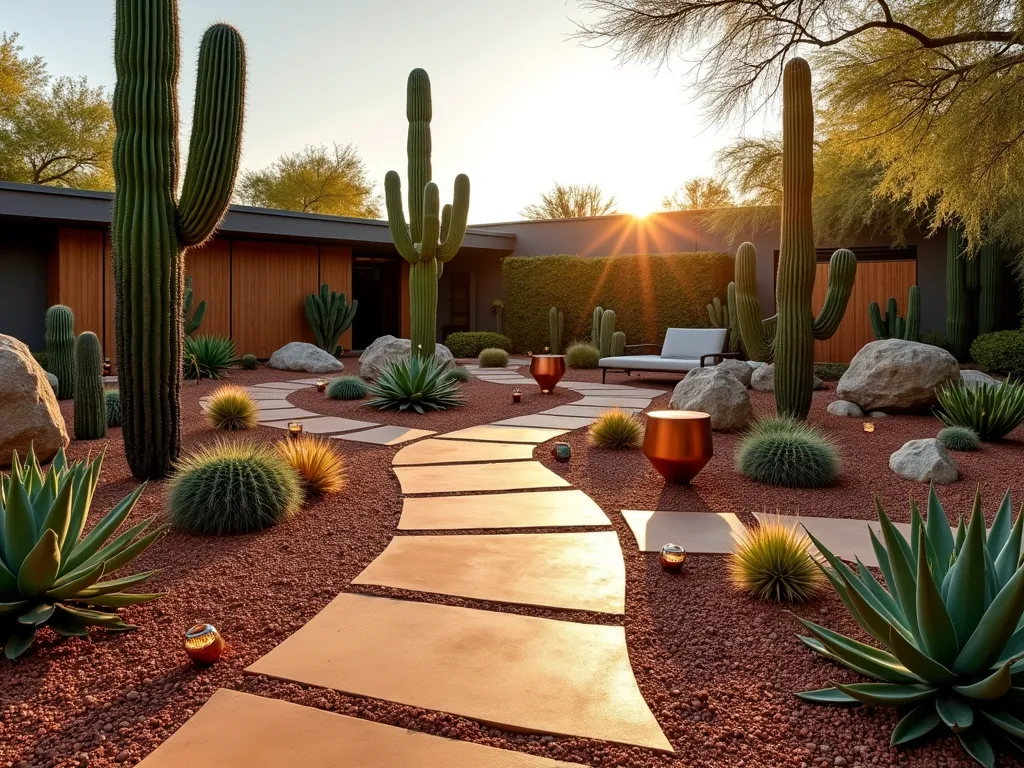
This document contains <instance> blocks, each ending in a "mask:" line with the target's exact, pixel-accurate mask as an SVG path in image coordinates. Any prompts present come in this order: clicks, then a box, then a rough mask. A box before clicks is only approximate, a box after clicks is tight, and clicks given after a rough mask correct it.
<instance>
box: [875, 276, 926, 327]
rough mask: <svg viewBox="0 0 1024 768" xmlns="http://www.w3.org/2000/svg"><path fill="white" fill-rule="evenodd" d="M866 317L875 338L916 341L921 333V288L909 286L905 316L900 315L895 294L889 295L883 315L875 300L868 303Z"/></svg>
mask: <svg viewBox="0 0 1024 768" xmlns="http://www.w3.org/2000/svg"><path fill="white" fill-rule="evenodd" d="M868 319H869V320H870V321H871V330H872V331H873V332H874V334H875V338H876V339H904V340H906V341H917V339H918V336H920V334H921V289H920V288H918V287H917V286H916V285H912V286H910V291H909V292H908V293H907V316H906V317H905V318H903V317H900V313H899V304H898V302H897V301H896V297H895V296H890V297H889V301H888V302H886V305H885V315H883V314H882V312H881V310H880V309H879V307H878V302H877V301H872V302H871V304H869V305H868Z"/></svg>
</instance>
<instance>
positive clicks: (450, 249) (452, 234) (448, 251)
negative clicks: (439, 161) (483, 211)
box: [437, 173, 469, 261]
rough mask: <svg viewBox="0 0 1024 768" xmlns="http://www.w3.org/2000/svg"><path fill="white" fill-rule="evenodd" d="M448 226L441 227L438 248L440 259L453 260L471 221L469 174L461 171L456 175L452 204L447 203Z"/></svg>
mask: <svg viewBox="0 0 1024 768" xmlns="http://www.w3.org/2000/svg"><path fill="white" fill-rule="evenodd" d="M445 209H446V210H447V212H448V226H447V227H445V226H443V221H442V227H441V244H440V247H439V248H438V249H437V259H438V261H451V259H452V257H453V256H455V254H456V253H458V251H459V248H461V247H462V240H463V238H465V237H466V226H467V224H468V222H469V176H467V175H466V174H464V173H460V174H459V175H458V176H456V177H455V194H454V196H453V197H452V204H451V205H446V206H445Z"/></svg>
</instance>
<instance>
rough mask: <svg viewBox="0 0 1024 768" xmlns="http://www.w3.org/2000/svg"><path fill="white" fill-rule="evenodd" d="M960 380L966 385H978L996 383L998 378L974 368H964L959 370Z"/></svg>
mask: <svg viewBox="0 0 1024 768" xmlns="http://www.w3.org/2000/svg"><path fill="white" fill-rule="evenodd" d="M960 381H962V382H963V383H964V384H966V385H967V386H975V387H976V386H978V385H979V384H998V383H999V381H998V379H994V378H992V377H991V376H989V375H988V374H987V373H984V372H983V371H975V370H964V371H960Z"/></svg>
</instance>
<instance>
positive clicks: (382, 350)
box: [359, 336, 455, 379]
mask: <svg viewBox="0 0 1024 768" xmlns="http://www.w3.org/2000/svg"><path fill="white" fill-rule="evenodd" d="M411 351H412V342H411V341H409V339H398V338H395V337H394V336H381V337H380V338H378V339H375V340H374V342H373V343H372V344H371V345H370V346H368V347H367V348H366V351H365V352H363V354H361V355H360V356H359V375H360V376H362V377H363V378H364V379H376V378H377V377H378V376H380V375H381V373H383V372H384V369H385V368H387V367H388V366H389V365H390V364H391V363H393V362H395V361H397V360H402V359H404V358H407V357H409V353H410V352H411ZM434 355H435V356H436V358H437V362H438V363H440V364H442V365H443V364H446V363H447V364H450V365H455V356H454V355H453V354H452V351H451V350H450V349H448V347H446V346H445V345H444V344H435V345H434Z"/></svg>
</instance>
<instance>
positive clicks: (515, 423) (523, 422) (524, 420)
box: [494, 413, 594, 429]
mask: <svg viewBox="0 0 1024 768" xmlns="http://www.w3.org/2000/svg"><path fill="white" fill-rule="evenodd" d="M593 421H594V419H593V418H591V417H588V416H576V417H573V416H548V415H544V414H542V413H534V414H531V415H529V416H515V417H513V418H511V419H503V420H501V421H496V422H494V424H495V425H497V426H504V427H542V428H544V429H579V428H580V427H586V426H589V425H590V424H591V423H593Z"/></svg>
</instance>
